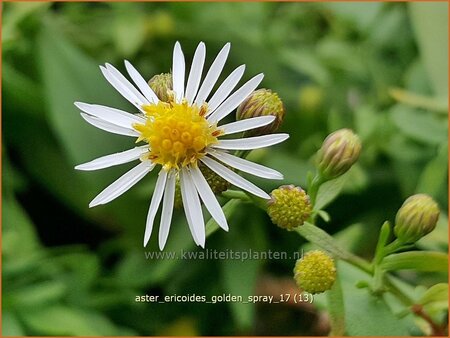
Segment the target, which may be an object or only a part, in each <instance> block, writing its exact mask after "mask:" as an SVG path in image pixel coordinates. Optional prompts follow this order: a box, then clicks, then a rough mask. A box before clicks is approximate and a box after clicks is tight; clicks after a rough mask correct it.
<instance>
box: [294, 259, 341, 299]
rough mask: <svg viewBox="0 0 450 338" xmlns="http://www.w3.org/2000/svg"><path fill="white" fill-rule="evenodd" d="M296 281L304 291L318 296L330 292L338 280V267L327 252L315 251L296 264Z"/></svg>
mask: <svg viewBox="0 0 450 338" xmlns="http://www.w3.org/2000/svg"><path fill="white" fill-rule="evenodd" d="M294 279H295V281H296V283H297V285H298V287H299V288H301V289H302V290H303V291H306V292H309V293H312V294H316V293H322V292H325V291H327V290H330V289H331V287H332V286H333V284H334V281H335V280H336V266H335V265H334V261H333V259H332V258H331V257H330V256H328V255H327V254H326V253H325V252H323V251H320V250H314V251H310V252H308V253H307V254H306V255H305V256H304V257H302V258H300V259H298V260H297V262H295V267H294Z"/></svg>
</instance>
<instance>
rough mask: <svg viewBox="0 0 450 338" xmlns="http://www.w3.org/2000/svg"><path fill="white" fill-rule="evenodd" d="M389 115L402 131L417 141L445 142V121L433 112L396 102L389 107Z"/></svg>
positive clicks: (429, 142)
mask: <svg viewBox="0 0 450 338" xmlns="http://www.w3.org/2000/svg"><path fill="white" fill-rule="evenodd" d="M391 117H392V120H393V122H394V123H395V125H396V126H397V127H398V128H399V129H400V131H401V132H402V133H404V134H405V135H407V136H409V137H411V138H413V139H415V140H417V141H420V142H425V143H428V144H440V143H444V142H445V143H446V142H447V122H446V120H443V119H442V118H439V117H438V116H436V115H435V114H430V113H429V112H424V111H420V110H417V109H414V108H411V107H408V106H405V105H403V104H397V105H395V106H394V107H393V108H392V109H391Z"/></svg>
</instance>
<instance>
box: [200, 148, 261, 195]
mask: <svg viewBox="0 0 450 338" xmlns="http://www.w3.org/2000/svg"><path fill="white" fill-rule="evenodd" d="M201 161H202V162H203V163H205V164H206V165H207V166H208V167H209V168H210V169H211V170H212V171H214V172H215V173H217V175H219V176H221V177H223V178H224V179H226V180H227V181H228V182H230V183H231V184H233V185H235V186H236V187H239V188H241V189H243V190H246V191H248V192H250V193H252V194H254V195H256V196H258V197H261V198H265V199H270V196H269V195H268V194H267V193H266V192H264V191H263V190H262V189H260V188H258V187H257V186H256V185H254V184H253V183H251V182H249V181H247V180H246V179H245V178H243V177H241V176H239V175H238V174H236V173H235V172H233V171H231V170H230V169H228V168H227V167H225V166H223V165H222V164H220V163H218V162H216V161H214V160H213V159H211V158H209V157H206V156H205V157H203V158H202V159H201Z"/></svg>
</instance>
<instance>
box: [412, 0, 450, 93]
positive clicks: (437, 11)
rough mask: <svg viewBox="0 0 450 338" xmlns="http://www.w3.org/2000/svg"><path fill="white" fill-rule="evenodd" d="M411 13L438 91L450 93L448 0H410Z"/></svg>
mask: <svg viewBox="0 0 450 338" xmlns="http://www.w3.org/2000/svg"><path fill="white" fill-rule="evenodd" d="M408 5H409V13H410V17H411V21H412V26H413V28H414V32H415V34H416V38H417V43H418V45H419V49H420V56H421V57H422V61H423V62H424V64H425V67H426V69H427V71H428V75H429V78H430V80H431V83H432V84H433V87H434V91H435V93H436V94H437V95H439V96H443V97H447V95H448V3H446V2H442V3H438V2H416V3H410V4H408Z"/></svg>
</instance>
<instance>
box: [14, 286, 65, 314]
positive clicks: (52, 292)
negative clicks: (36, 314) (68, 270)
mask: <svg viewBox="0 0 450 338" xmlns="http://www.w3.org/2000/svg"><path fill="white" fill-rule="evenodd" d="M66 290H67V287H66V285H65V284H64V283H63V282H61V281H57V280H54V281H47V282H41V283H39V284H36V285H31V286H28V287H26V288H21V289H19V290H16V291H14V292H12V293H11V294H10V295H8V296H7V299H8V301H9V302H11V304H13V305H14V307H18V308H25V307H28V308H37V307H42V306H43V305H46V304H49V303H51V302H54V301H57V300H59V299H61V297H62V296H63V295H64V294H65V292H66Z"/></svg>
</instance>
